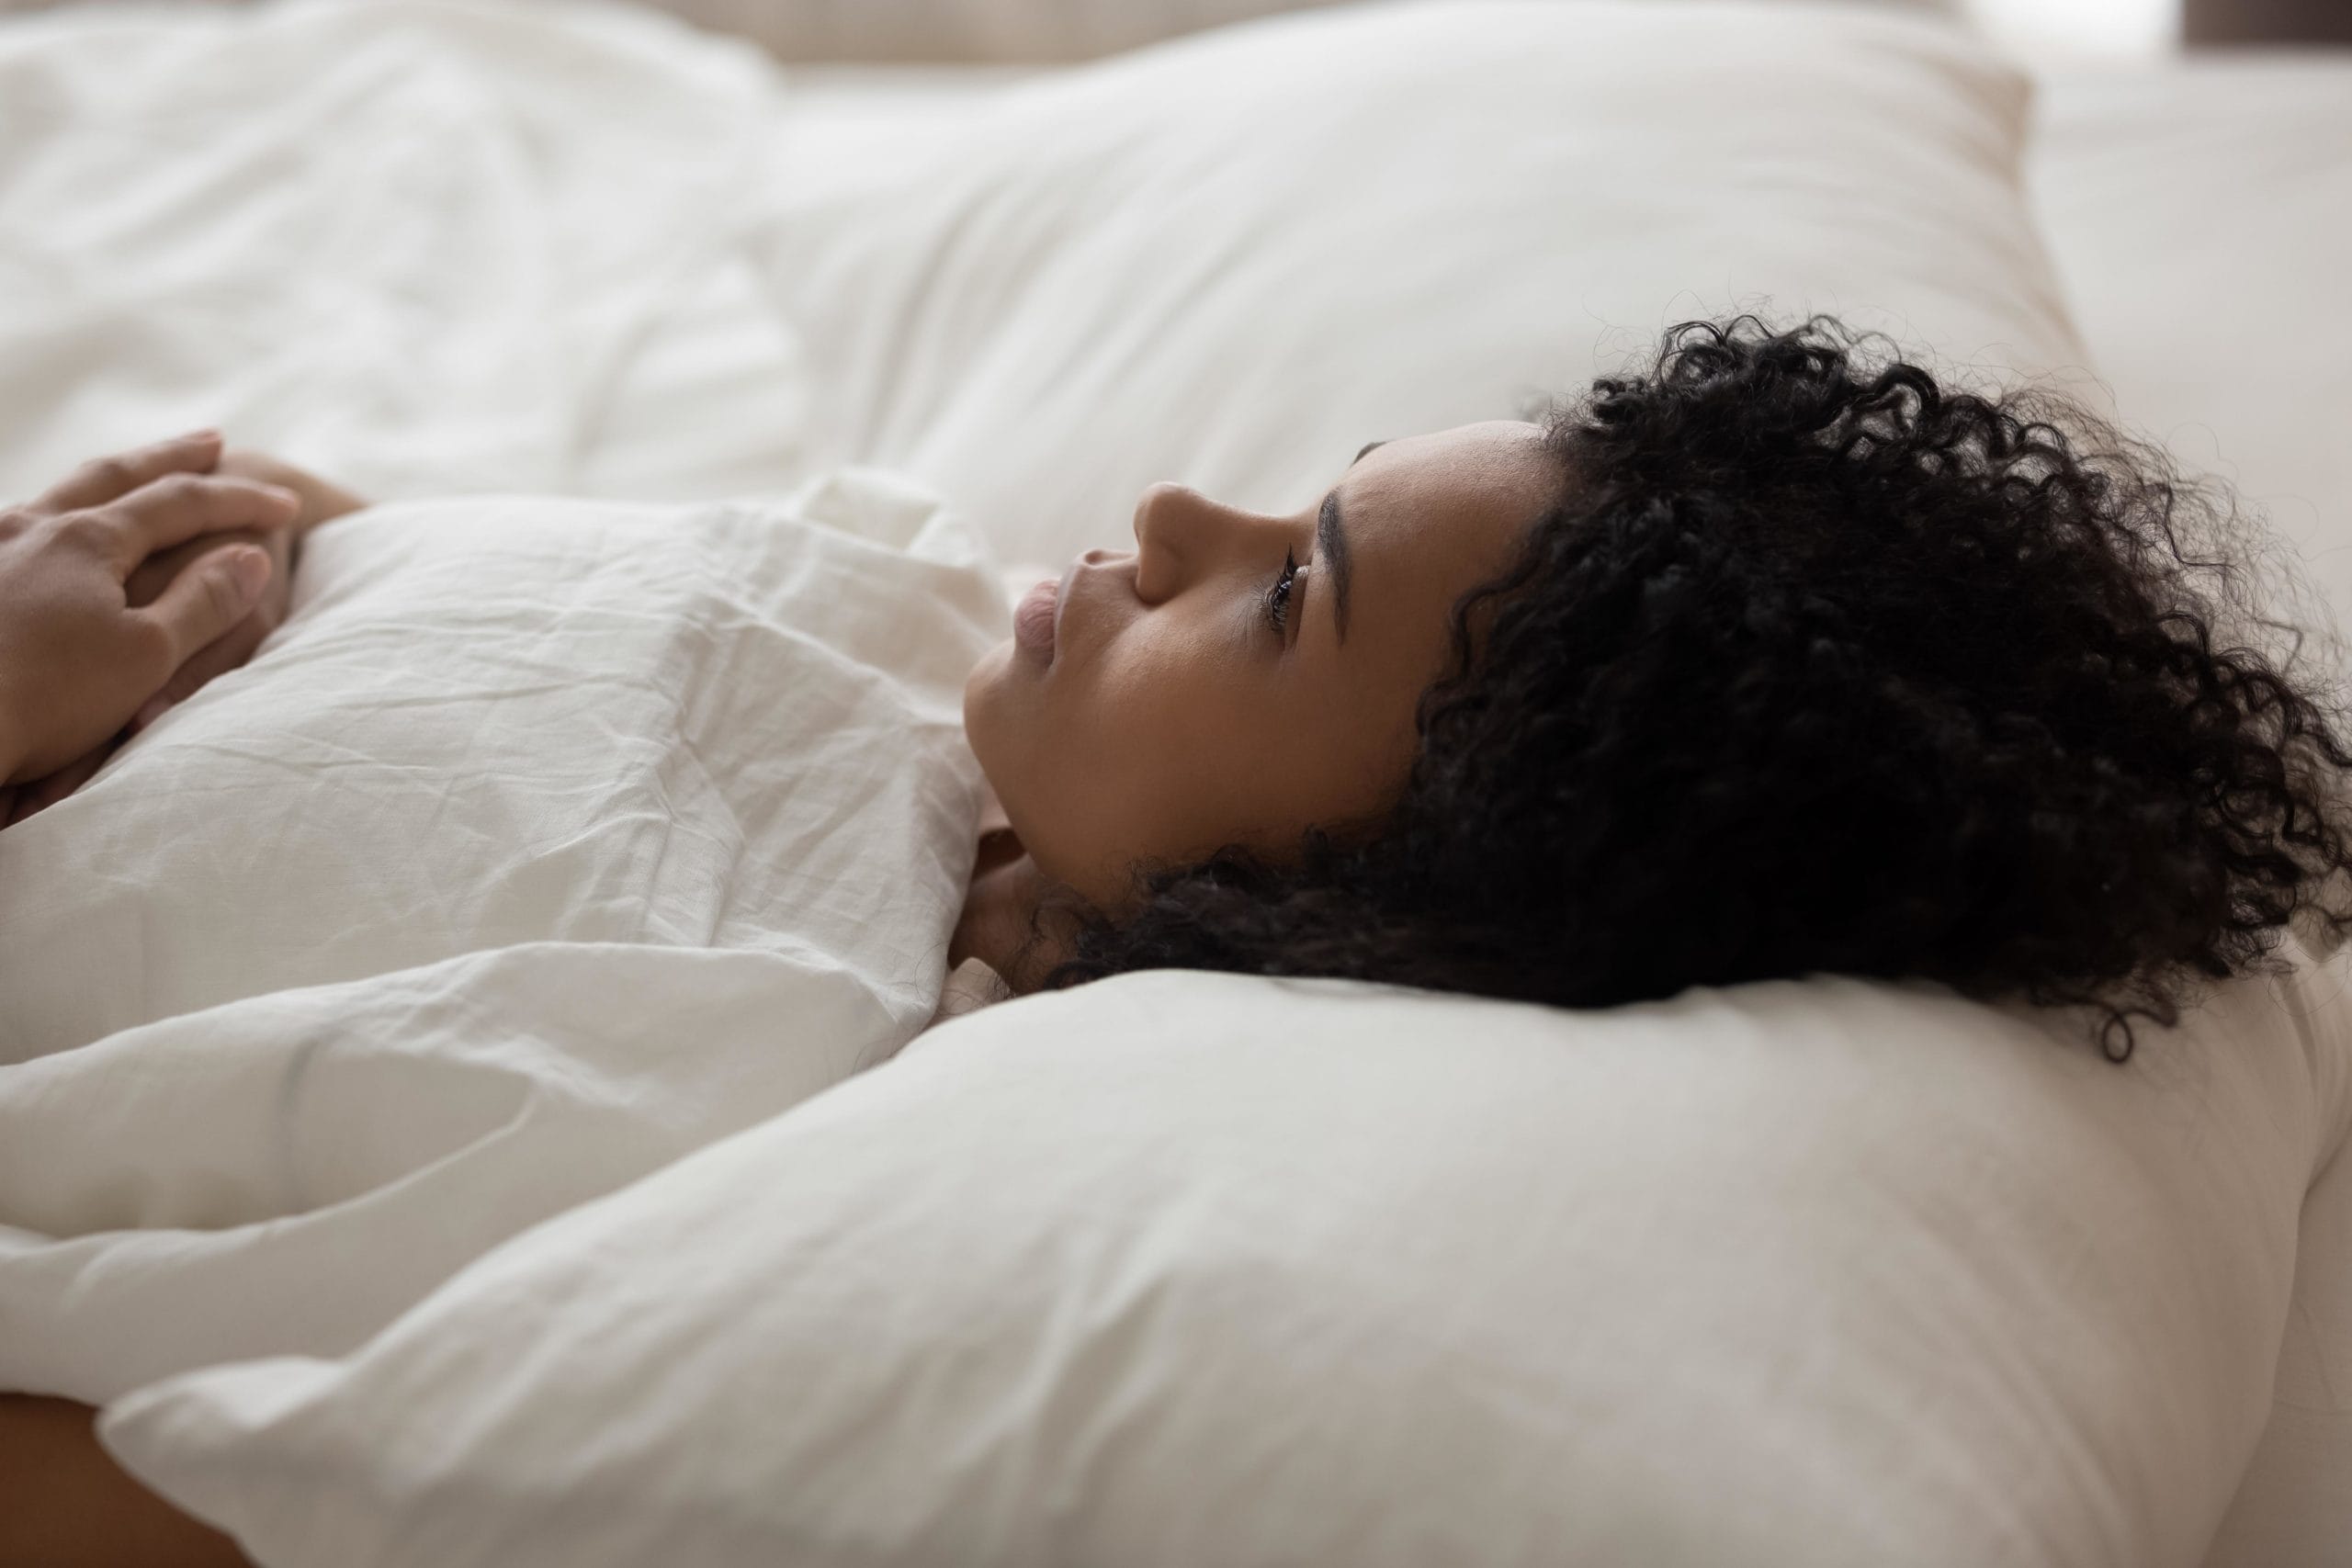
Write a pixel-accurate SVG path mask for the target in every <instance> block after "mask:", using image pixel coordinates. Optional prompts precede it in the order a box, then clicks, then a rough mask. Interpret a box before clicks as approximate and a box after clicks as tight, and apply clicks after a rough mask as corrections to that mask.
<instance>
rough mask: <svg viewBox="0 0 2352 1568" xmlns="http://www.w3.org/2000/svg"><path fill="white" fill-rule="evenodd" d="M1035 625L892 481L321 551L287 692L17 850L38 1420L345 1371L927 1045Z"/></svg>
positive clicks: (3, 1330)
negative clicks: (384, 1341)
mask: <svg viewBox="0 0 2352 1568" xmlns="http://www.w3.org/2000/svg"><path fill="white" fill-rule="evenodd" d="M1006 615H1007V608H1006V606H1005V604H1004V603H1003V600H1002V598H1001V595H1000V594H999V593H998V592H997V588H996V584H995V581H994V576H993V573H992V572H991V571H990V570H989V562H988V560H987V558H986V557H985V556H984V555H982V554H981V553H980V552H979V550H978V545H977V541H975V540H974V539H973V537H972V536H970V535H969V534H968V533H967V532H966V531H965V530H964V529H963V528H962V527H961V525H959V524H958V523H957V522H956V519H955V517H954V516H953V514H952V513H947V512H944V511H943V510H942V509H941V508H940V506H939V503H938V502H937V499H936V498H935V497H933V496H931V495H929V494H928V493H927V492H925V491H922V489H921V488H920V487H917V486H913V485H910V484H908V483H906V482H905V481H903V480H899V479H893V478H891V477H890V476H888V475H884V474H879V473H875V472H870V471H865V470H858V469H848V470H843V471H842V472H841V473H838V474H835V475H831V476H827V477H825V478H823V479H818V480H814V481H811V483H810V484H809V485H808V486H807V487H804V489H803V490H802V491H799V492H797V493H796V494H795V495H794V496H792V497H790V498H788V499H787V500H786V502H782V503H773V502H767V503H756V504H754V503H740V504H739V503H695V504H688V505H684V506H669V507H663V506H654V505H650V504H644V503H628V502H582V501H565V500H560V499H558V500H548V499H535V498H527V497H462V498H453V499H448V500H444V501H436V502H400V503H395V504H391V505H386V506H379V507H375V508H371V509H369V510H367V511H363V512H360V513H354V514H352V515H351V516H348V517H345V518H342V519H339V520H337V521H335V522H333V523H330V524H328V525H325V526H323V527H322V528H320V529H319V530H317V531H316V532H315V533H313V534H312V535H311V536H310V538H309V540H308V541H307V543H306V548H305V553H304V557H303V559H302V563H301V567H300V572H299V574H298V576H297V579H296V582H295V603H294V609H293V612H292V615H290V617H289V618H288V621H287V622H286V624H285V625H284V626H282V627H281V628H280V630H279V631H278V632H277V634H276V635H275V636H274V637H272V639H271V640H270V642H269V643H268V644H267V645H266V647H265V648H264V649H263V650H262V652H261V653H260V654H259V655H258V656H257V657H256V658H255V659H254V661H253V662H252V663H251V664H249V665H248V666H246V667H245V668H244V669H243V670H242V671H236V672H234V673H232V674H231V675H228V676H224V677H222V678H220V680H218V681H215V682H212V683H211V684H210V685H208V686H207V687H205V688H204V689H203V690H202V691H200V692H198V694H196V695H195V696H193V697H191V698H190V699H188V700H187V702H186V703H184V704H182V705H180V706H179V707H177V708H175V709H174V710H173V711H172V712H171V713H170V714H168V715H166V716H164V718H163V719H162V720H160V721H158V722H157V723H156V724H155V725H153V727H152V728H149V729H148V730H147V731H145V732H144V733H143V734H142V735H141V736H140V737H139V738H138V739H135V740H134V741H132V742H131V743H130V745H129V746H128V747H127V748H126V749H124V750H122V751H120V752H119V753H118V754H117V755H116V757H115V758H114V759H113V760H111V761H109V762H108V763H107V766H106V767H105V768H104V769H103V770H102V771H101V772H100V773H98V774H97V776H96V778H94V779H93V780H92V781H91V782H90V783H89V784H86V785H85V786H84V788H83V789H82V790H81V791H79V792H78V793H76V794H75V795H73V796H71V797H69V798H68V799H66V800H64V801H62V802H61V803H60V804H58V805H56V806H54V807H51V808H49V809H48V810H46V811H44V812H42V813H40V815H38V816H36V817H33V818H29V819H28V820H27V821H25V822H22V823H20V824H18V825H17V827H14V828H11V829H8V831H7V832H6V834H0V888H5V889H6V895H7V896H6V899H5V900H0V1040H5V1041H6V1046H7V1050H6V1056H5V1058H0V1060H8V1061H13V1062H15V1063H16V1064H17V1065H13V1066H0V1388H6V1389H19V1390H34V1391H39V1392H50V1393H65V1394H70V1395H73V1396H74V1397H76V1398H80V1399H85V1400H91V1401H99V1400H104V1399H107V1398H110V1397H112V1396H113V1395H115V1394H117V1393H120V1392H122V1391H123V1390H125V1389H127V1388H130V1387H132V1386H135V1385H136V1384H138V1383H140V1382H145V1381H148V1380H149V1379H152V1378H153V1377H156V1376H159V1375H162V1374H163V1373H164V1372H167V1371H174V1370H178V1369H182V1368H186V1367H191V1366H198V1365H202V1364H205V1363H208V1362H211V1361H218V1360H221V1359H232V1358H236V1357H241V1356H248V1355H254V1354H262V1353H269V1352H274V1351H280V1350H285V1349H288V1348H296V1347H302V1348H310V1349H312V1350H316V1351H321V1352H328V1353H332V1352H334V1351H337V1350H341V1349H345V1348H350V1347H352V1346H354V1345H356V1344H357V1343H358V1342H359V1341H360V1340H362V1339H363V1338H365V1337H366V1336H367V1335H368V1334H369V1333H371V1332H373V1331H374V1330H375V1329H376V1328H378V1327H379V1326H380V1325H382V1324H383V1323H385V1322H387V1321H389V1320H390V1317H391V1316H392V1315H393V1314H395V1313H397V1312H398V1311H399V1310H400V1309H401V1307H403V1306H405V1305H406V1304H408V1303H410V1302H412V1301H413V1300H414V1299H416V1298H417V1297H418V1296H420V1295H422V1294H423V1293H424V1291H425V1290H427V1289H429V1288H430V1287H431V1286H432V1285H433V1284H435V1283H436V1282H437V1281H438V1280H441V1279H442V1278H444V1277H446V1276H447V1274H448V1273H449V1271H450V1270H451V1269H455V1268H456V1267H457V1266H458V1264H460V1263H462V1262H464V1261H465V1260H466V1259H468V1258H471V1257H473V1256H475V1255H477V1254H478V1253H480V1252H481V1251H482V1250H483V1249H484V1248H485V1247H489V1246H490V1245H492V1243H494V1242H495V1241H498V1240H500V1239H502V1238H503V1237H504V1236H506V1235H512V1234H513V1233H514V1232H515V1231H517V1230H520V1229H522V1228H524V1227H525V1226H526V1225H528V1224H533V1223H535V1222H537V1220H539V1219H542V1218H544V1217H546V1216H547V1215H548V1214H551V1213H557V1212H559V1211H560V1210H561V1209H563V1208H565V1207H567V1206H569V1205H571V1204H572V1203H575V1202H578V1201H582V1200H583V1199H585V1198H589V1197H593V1196H594V1195H595V1194H597V1193H600V1192H604V1191H606V1190H610V1189H612V1188H614V1187H616V1186H618V1185H620V1184H622V1183H623V1182H626V1181H628V1180H629V1179H633V1178H635V1177H637V1176H639V1175H640V1174H642V1173H644V1172H645V1171H648V1170H650V1169H652V1168H656V1167H658V1166H660V1165H661V1164H662V1163H664V1162H665V1161H667V1160H668V1159H671V1158H673V1157H674V1156H677V1155H678V1154H681V1153H683V1152H684V1151H685V1150H687V1149H690V1148H693V1147H695V1146H696V1145H699V1144H701V1143H705V1142H707V1141H709V1140H710V1139H711V1138H714V1137H717V1136H719V1135H721V1134H725V1133H728V1132H731V1131H733V1130H734V1129H736V1128H739V1127H742V1126H745V1125H748V1124H750V1123H751V1122H755V1121H757V1120H759V1119H760V1118H762V1117H763V1116H767V1115H772V1114H774V1113H775V1112H776V1111H780V1110H782V1109H784V1108H785V1107H786V1106H788V1105H791V1104H793V1103H794V1102H796V1101H797V1100H799V1099H801V1098H803V1097H804V1096H806V1095H809V1094H811V1093H813V1092H815V1091H816V1090H818V1089H822V1088H824V1087H825V1086H826V1085H828V1084H830V1083H831V1082H833V1081H834V1080H836V1079H838V1078H840V1077H843V1076H846V1075H847V1074H849V1073H850V1072H852V1071H854V1070H855V1069H856V1068H858V1067H860V1066H868V1065H871V1064H872V1063H873V1062H875V1061H877V1060H880V1059H881V1058H883V1057H885V1056H887V1055H889V1054H890V1053H891V1052H892V1051H894V1050H895V1049H897V1048H898V1047H899V1045H901V1044H903V1043H905V1041H906V1040H908V1039H909V1038H910V1037H911V1036H912V1035H913V1034H914V1033H915V1032H917V1031H918V1030H920V1029H921V1028H922V1026H923V1025H924V1024H925V1023H926V1022H928V1021H929V1020H930V1018H931V1016H932V1014H933V1010H934V1009H935V1008H936V1007H937V1005H938V1003H939V1001H940V994H941V982H942V980H943V978H944V975H945V972H946V963H945V955H946V950H947V942H948V937H949V933H950V932H951V931H952V930H953V928H954V924H955V920H956V914H957V912H958V911H959V910H960V908H962V904H963V897H964V891H965V884H966V881H967V877H968V876H969V874H970V870H971V863H972V854H973V845H974V842H975V835H976V824H977V822H978V818H979V813H980V808H981V804H982V800H983V796H984V789H985V786H984V784H983V781H982V778H981V775H980V773H979V768H978V762H977V761H975V760H974V759H973V757H972V755H971V751H970V749H969V747H968V746H967V745H966V743H965V740H964V736H963V726H962V703H961V699H962V690H963V682H964V679H965V676H966V675H967V673H968V671H970V668H971V666H972V664H973V662H974V661H975V660H977V659H978V657H979V655H980V653H981V652H983V651H984V650H985V649H987V648H988V647H989V645H990V644H992V643H993V642H995V641H998V640H1000V639H1001V636H1002V634H1003V629H1004V626H1005V621H1006ZM27 1058H30V1059H29V1060H28V1059H27Z"/></svg>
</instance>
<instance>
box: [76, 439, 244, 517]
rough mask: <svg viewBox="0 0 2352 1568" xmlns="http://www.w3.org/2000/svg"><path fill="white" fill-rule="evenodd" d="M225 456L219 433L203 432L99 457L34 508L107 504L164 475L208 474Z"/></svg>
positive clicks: (79, 508)
mask: <svg viewBox="0 0 2352 1568" xmlns="http://www.w3.org/2000/svg"><path fill="white" fill-rule="evenodd" d="M218 457H220V432H219V431H217V430H198V431H192V432H190V433H189V434H186V435H175V436H174V437H172V439H171V440H169V441H158V442H157V443H155V445H153V446H141V447H140V448H139V449H138V450H137V451H135V452H118V453H116V454H115V455H114V456H113V457H95V458H92V459H91V460H90V461H89V462H86V463H85V464H83V465H82V466H81V467H80V468H76V469H74V471H73V472H72V473H70V474H68V475H67V476H66V477H65V478H64V479H62V480H61V481H60V482H59V483H58V484H56V485H55V486H53V487H52V488H51V489H50V490H49V491H47V492H45V493H44V494H43V495H42V496H41V497H40V500H38V501H36V502H33V508H34V510H36V511H41V512H79V511H82V510H84V509H85V508H86V507H92V506H104V505H105V504H106V503H107V502H109V501H115V500H119V499H120V498H121V497H123V496H126V495H129V494H130V492H131V491H134V490H137V489H138V488H139V487H140V486H141V485H143V484H150V483H153V481H154V480H156V479H162V478H163V477H164V475H165V474H202V473H209V472H210V471H211V469H212V465H213V462H214V461H215V460H216V459H217V458H218Z"/></svg>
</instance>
